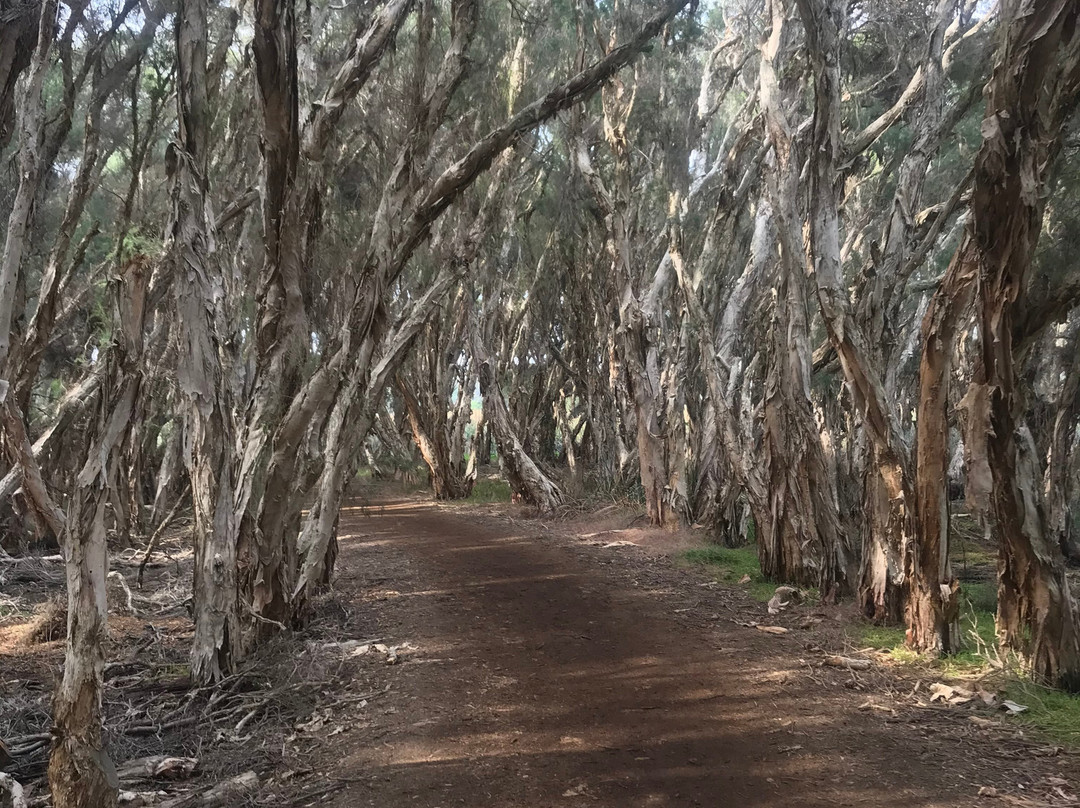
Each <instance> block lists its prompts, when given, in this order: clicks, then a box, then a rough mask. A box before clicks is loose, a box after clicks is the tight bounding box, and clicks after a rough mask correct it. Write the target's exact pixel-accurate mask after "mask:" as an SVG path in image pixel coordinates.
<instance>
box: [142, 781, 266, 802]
mask: <svg viewBox="0 0 1080 808" xmlns="http://www.w3.org/2000/svg"><path fill="white" fill-rule="evenodd" d="M258 787H259V775H257V774H255V772H244V773H243V774H238V775H237V776H236V777H233V778H232V779H230V780H226V781H225V782H223V783H218V784H217V785H216V786H214V787H213V788H212V789H210V790H209V791H203V792H200V793H198V794H185V795H184V796H182V797H174V798H173V799H171V800H166V801H165V802H163V803H161V805H160V807H159V808H224V806H230V805H238V804H240V798H241V797H243V796H245V795H248V794H251V793H252V792H253V791H254V790H255V789H256V788H258Z"/></svg>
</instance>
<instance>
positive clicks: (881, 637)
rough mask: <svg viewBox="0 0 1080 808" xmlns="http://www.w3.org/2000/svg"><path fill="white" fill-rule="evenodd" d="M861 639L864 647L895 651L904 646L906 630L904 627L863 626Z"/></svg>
mask: <svg viewBox="0 0 1080 808" xmlns="http://www.w3.org/2000/svg"><path fill="white" fill-rule="evenodd" d="M861 639H862V644H863V645H867V646H870V647H872V648H880V649H882V650H890V651H893V650H896V649H897V648H899V647H902V646H903V645H904V629H903V627H902V626H875V625H868V626H863V627H862V634H861Z"/></svg>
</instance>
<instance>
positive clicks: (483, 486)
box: [469, 477, 510, 502]
mask: <svg viewBox="0 0 1080 808" xmlns="http://www.w3.org/2000/svg"><path fill="white" fill-rule="evenodd" d="M509 501H510V483H508V482H506V480H499V479H493V478H490V477H483V478H481V479H479V480H477V481H476V483H475V484H474V485H473V489H472V493H471V494H469V502H509Z"/></svg>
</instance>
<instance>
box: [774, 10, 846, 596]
mask: <svg viewBox="0 0 1080 808" xmlns="http://www.w3.org/2000/svg"><path fill="white" fill-rule="evenodd" d="M769 5H770V9H771V17H772V31H771V34H770V36H769V39H768V40H767V41H766V43H765V44H764V45H763V46H762V58H761V79H760V86H761V99H762V108H763V109H764V111H765V122H766V131H767V133H768V136H769V141H770V143H771V144H772V147H773V152H774V160H775V168H774V170H773V171H772V172H771V178H770V180H769V192H770V194H771V196H772V198H773V207H774V208H775V210H776V217H777V234H778V236H779V242H780V262H779V267H780V268H779V277H778V281H777V284H776V299H775V305H774V315H773V318H774V319H773V324H772V337H771V339H772V345H771V350H770V352H769V360H768V362H769V364H768V368H767V376H766V391H765V435H764V451H765V464H766V468H767V473H768V477H769V484H768V490H769V498H770V507H769V514H770V520H771V523H772V524H771V526H770V527H769V529H767V530H762V531H761V534H760V535H761V538H762V539H765V541H761V540H760V539H759V543H758V552H759V556H760V560H761V570H762V572H763V573H764V574H765V575H766V576H767V577H768V578H770V579H771V580H778V581H789V582H792V583H796V584H800V585H804V586H817V587H819V588H820V590H821V596H822V597H823V598H835V597H838V596H840V595H844V594H847V593H849V592H852V591H853V590H854V588H855V581H854V577H855V576H854V571H855V566H854V551H853V548H852V547H851V545H850V543H849V539H848V538H847V536H846V532H845V531H843V530H842V529H841V526H840V514H839V506H838V501H837V495H836V489H835V481H834V480H833V479H832V475H830V474H829V468H828V463H827V460H826V457H825V451H824V448H823V446H822V442H821V434H820V428H819V427H818V425H817V423H816V421H815V418H814V411H813V408H812V405H811V401H810V366H811V363H810V356H811V352H810V342H809V324H808V322H807V313H806V312H807V309H806V303H807V290H806V277H805V272H804V271H803V266H802V264H803V262H804V261H805V258H804V257H802V256H803V250H802V249H801V236H800V233H801V230H802V226H801V225H802V216H801V215H800V214H799V213H798V211H799V200H798V188H799V178H798V172H799V167H800V166H801V160H799V159H798V158H797V157H796V155H795V154H794V153H793V151H794V141H793V138H792V134H791V126H790V124H789V122H788V120H787V113H786V111H785V109H786V104H785V101H784V96H786V95H788V94H789V93H790V92H792V88H790V87H787V88H785V90H786V92H785V91H782V90H781V87H780V84H779V82H778V78H777V77H778V71H779V70H780V68H781V67H782V65H780V64H778V60H779V59H780V58H781V56H782V54H783V53H784V50H785V42H786V40H787V38H788V37H789V36H790V34H789V29H790V27H791V26H790V19H789V15H790V11H789V9H788V8H787V7H786V4H785V2H784V0H770V4H769ZM782 92H783V95H782Z"/></svg>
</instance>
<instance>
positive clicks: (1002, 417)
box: [965, 0, 1080, 691]
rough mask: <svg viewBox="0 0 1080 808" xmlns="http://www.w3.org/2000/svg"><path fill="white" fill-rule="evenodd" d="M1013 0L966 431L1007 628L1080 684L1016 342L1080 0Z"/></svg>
mask: <svg viewBox="0 0 1080 808" xmlns="http://www.w3.org/2000/svg"><path fill="white" fill-rule="evenodd" d="M1006 5H1007V11H1009V12H1011V14H1008V15H1006V16H1005V19H1006V21H1007V23H1008V33H1007V36H1006V40H1005V43H1004V46H1003V50H1002V53H1001V56H1000V58H999V62H998V65H997V68H996V69H995V72H994V76H993V78H992V80H991V82H990V88H989V98H988V101H987V111H986V118H985V120H984V121H983V125H982V132H983V144H982V147H981V148H980V150H979V153H978V155H977V157H976V163H975V186H974V190H973V192H972V201H971V211H972V220H971V231H972V236H971V246H972V252H973V255H974V258H975V261H976V262H977V263H976V265H977V268H978V273H979V281H978V283H977V284H976V289H977V291H976V309H977V312H978V322H979V330H980V342H979V349H980V356H979V359H980V362H979V364H978V366H977V368H976V372H975V375H974V377H973V379H972V381H971V385H970V387H969V389H968V393H967V395H966V396H965V405H966V410H967V414H968V424H967V427H968V429H967V436H966V437H967V440H966V442H965V443H966V447H967V450H968V452H969V456H970V457H971V458H972V463H971V466H972V467H971V468H969V476H970V477H971V478H972V479H973V480H974V487H975V489H976V491H977V492H981V493H983V494H985V495H988V498H989V502H990V505H991V507H992V510H993V514H994V517H995V523H996V525H997V530H998V534H999V536H1000V538H1001V547H1000V556H999V559H998V614H997V627H998V636H999V638H1000V640H1001V642H1002V643H1003V644H1004V645H1005V646H1006V647H1009V648H1011V649H1014V650H1016V651H1018V652H1019V653H1020V654H1021V655H1022V656H1023V657H1024V659H1025V660H1026V662H1027V664H1028V666H1029V667H1030V669H1031V670H1032V672H1033V673H1035V674H1036V675H1037V676H1038V677H1040V678H1041V679H1044V680H1045V681H1047V682H1049V683H1050V684H1053V685H1055V686H1059V687H1064V688H1067V689H1069V690H1075V691H1080V613H1078V608H1077V603H1076V601H1075V599H1074V598H1073V597H1072V595H1071V593H1070V591H1069V582H1068V580H1067V578H1066V576H1065V564H1064V559H1063V557H1062V554H1061V549H1060V547H1059V546H1058V544H1057V542H1056V541H1055V540H1054V536H1053V535H1052V533H1051V531H1049V530H1048V529H1047V521H1046V514H1045V509H1044V507H1043V501H1042V497H1041V491H1040V483H1041V477H1042V475H1041V473H1040V471H1039V469H1038V461H1037V455H1036V449H1035V445H1034V441H1033V440H1032V437H1031V433H1030V431H1029V430H1028V428H1027V426H1026V424H1025V423H1024V402H1023V395H1022V394H1021V392H1020V391H1019V390H1018V385H1017V374H1016V368H1015V356H1014V347H1013V317H1014V312H1015V311H1016V310H1017V307H1018V305H1022V304H1023V302H1024V300H1023V298H1024V295H1025V291H1026V282H1027V279H1028V276H1029V275H1030V270H1031V261H1032V256H1033V254H1034V252H1035V246H1036V244H1037V242H1038V239H1039V233H1040V230H1041V228H1042V220H1043V210H1044V206H1045V201H1046V199H1047V197H1048V196H1049V193H1048V191H1047V180H1048V177H1049V173H1050V168H1051V167H1052V165H1053V163H1054V159H1055V157H1056V156H1057V154H1058V152H1059V151H1060V147H1061V137H1062V132H1061V130H1062V124H1063V122H1064V121H1065V119H1066V118H1067V116H1069V115H1071V114H1072V113H1073V111H1074V109H1075V107H1076V103H1077V100H1078V99H1080V32H1078V31H1077V26H1078V25H1080V3H1078V2H1075V0H1074V1H1073V2H1057V3H1051V2H1030V3H1023V4H1020V3H1017V2H1014V3H1011V4H1006Z"/></svg>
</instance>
